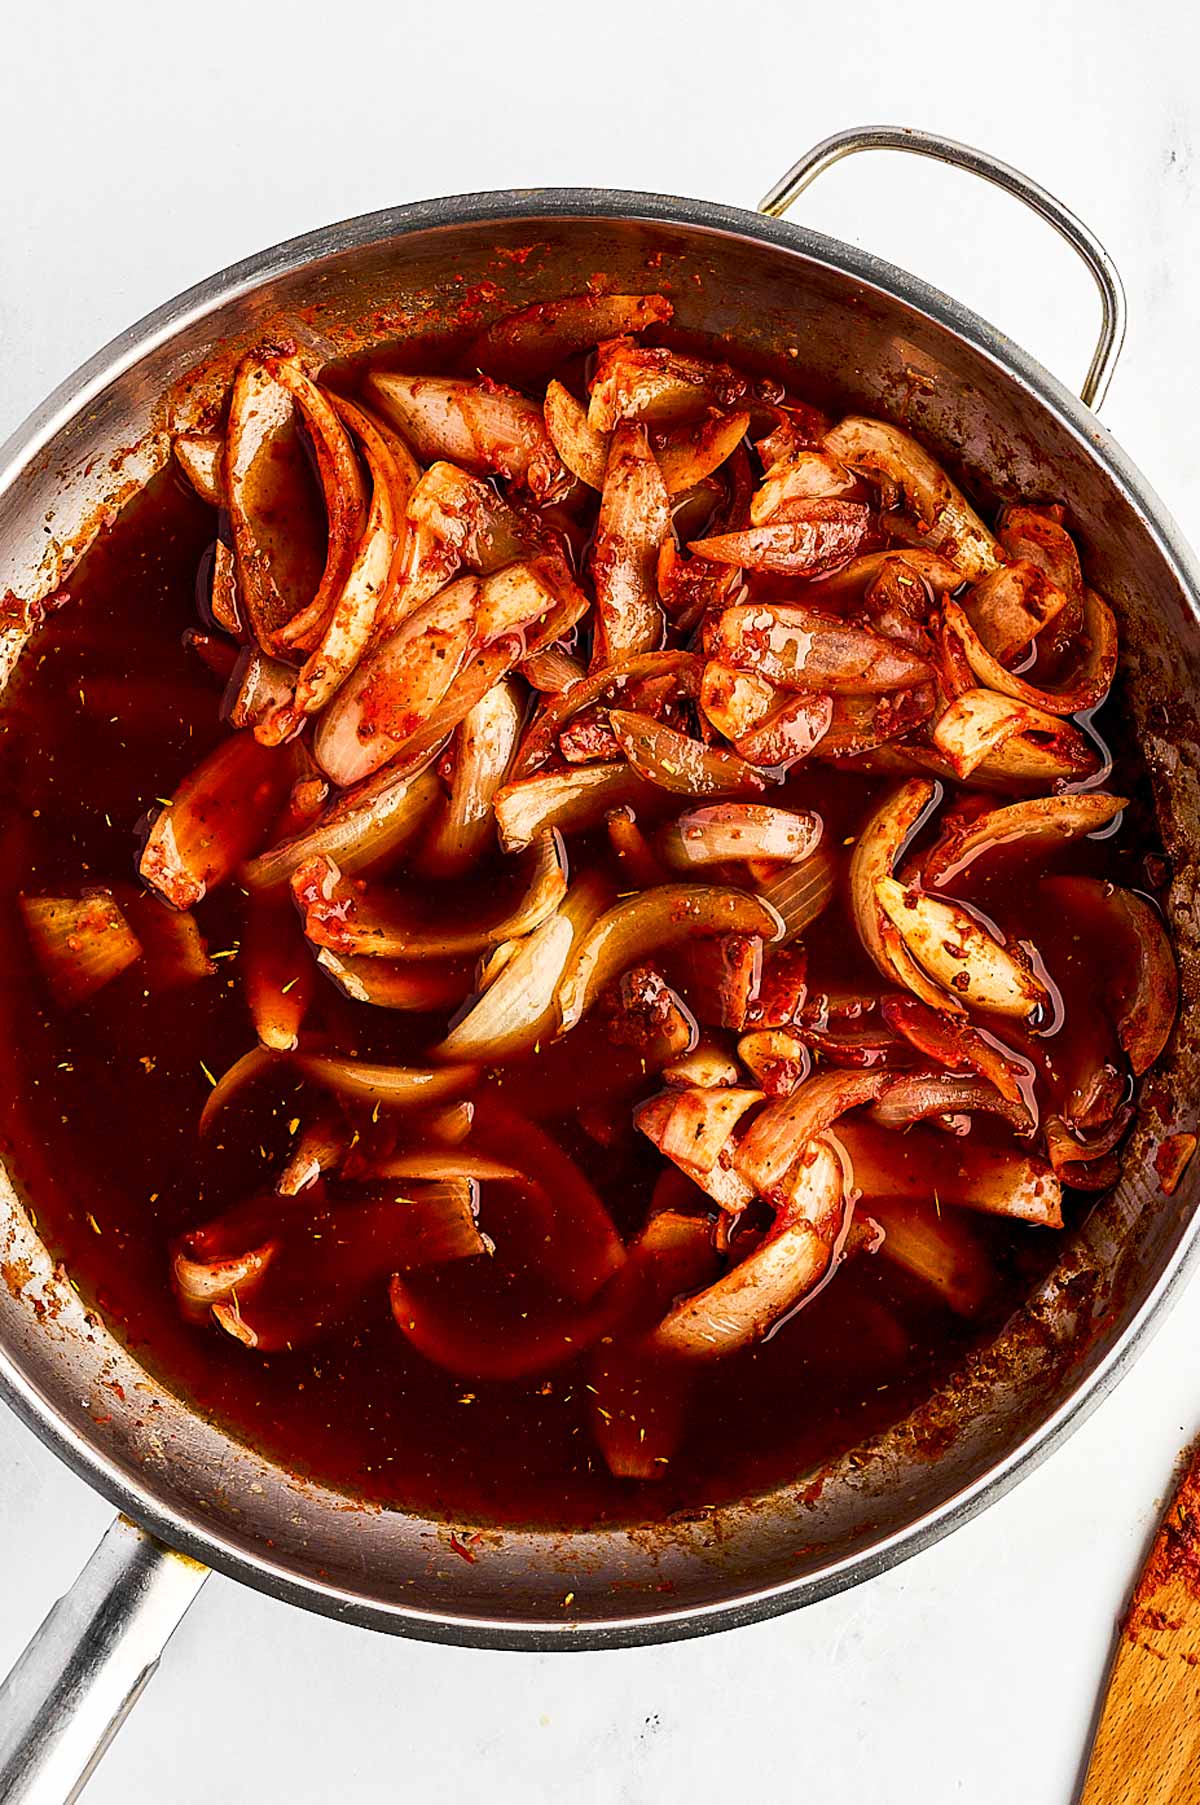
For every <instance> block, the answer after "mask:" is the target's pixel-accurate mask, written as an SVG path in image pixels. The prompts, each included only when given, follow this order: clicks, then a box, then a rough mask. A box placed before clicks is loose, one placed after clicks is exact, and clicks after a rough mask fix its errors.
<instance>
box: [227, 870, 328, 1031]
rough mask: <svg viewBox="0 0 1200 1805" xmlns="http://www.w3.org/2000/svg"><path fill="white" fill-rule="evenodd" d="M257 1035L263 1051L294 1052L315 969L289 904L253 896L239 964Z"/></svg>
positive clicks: (250, 899)
mask: <svg viewBox="0 0 1200 1805" xmlns="http://www.w3.org/2000/svg"><path fill="white" fill-rule="evenodd" d="M239 964H240V967H241V974H242V988H243V991H244V994H245V998H246V1006H247V1008H248V1009H249V1011H250V1019H251V1021H252V1022H253V1023H254V1031H255V1033H256V1034H257V1035H258V1038H259V1040H260V1041H261V1042H262V1044H263V1046H264V1047H273V1048H274V1049H275V1050H276V1051H277V1052H283V1051H287V1050H288V1049H289V1048H292V1047H295V1046H296V1045H297V1043H298V1040H299V1036H300V1029H301V1026H302V1024H303V1022H304V1017H305V1015H306V1014H307V1013H308V1007H309V1004H310V1003H311V1002H312V996H313V983H314V976H315V974H314V970H313V962H312V956H311V954H310V952H309V949H308V943H307V941H306V940H305V938H304V936H303V934H302V933H301V932H300V925H299V923H298V922H297V920H296V914H295V911H294V910H293V909H291V908H289V907H288V905H287V903H286V901H282V900H281V901H278V902H277V901H275V900H273V899H271V900H266V899H264V898H263V897H261V896H255V895H253V894H251V896H250V897H249V899H248V902H247V907H246V923H245V936H244V940H243V944H242V952H241V958H240V960H239Z"/></svg>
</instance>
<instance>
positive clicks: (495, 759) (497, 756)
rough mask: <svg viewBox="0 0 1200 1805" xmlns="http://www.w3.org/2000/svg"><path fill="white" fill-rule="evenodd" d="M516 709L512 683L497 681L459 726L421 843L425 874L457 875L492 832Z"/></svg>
mask: <svg viewBox="0 0 1200 1805" xmlns="http://www.w3.org/2000/svg"><path fill="white" fill-rule="evenodd" d="M522 714H523V710H522V707H521V702H520V698H519V697H518V695H517V693H516V690H515V689H514V687H513V685H512V683H511V682H501V683H497V684H496V685H495V687H494V688H493V689H490V690H489V691H488V693H487V695H486V696H484V698H483V700H482V701H481V702H477V703H476V704H475V706H474V708H473V709H472V710H471V712H470V714H469V715H468V716H467V718H466V719H465V721H464V722H463V724H462V726H461V727H460V728H459V730H458V744H457V749H456V752H455V759H454V776H453V779H452V781H451V785H450V794H449V796H448V798H447V800H446V806H445V808H444V810H443V811H442V813H441V815H440V817H439V819H438V821H437V822H436V824H435V826H434V828H433V830H432V832H431V834H430V836H429V838H428V840H427V841H426V843H425V845H424V846H423V847H422V848H421V859H420V864H421V869H422V871H426V872H428V873H429V875H430V876H431V877H436V878H450V877H461V876H462V874H463V873H464V872H465V871H468V870H469V869H470V868H471V866H472V865H473V864H474V863H475V862H476V860H477V859H478V858H479V857H480V855H481V854H482V853H483V852H484V850H485V849H486V847H487V845H488V842H489V841H490V840H491V838H492V832H493V814H492V804H493V802H494V800H495V796H496V791H497V790H498V789H499V788H500V786H501V785H502V784H503V782H504V779H505V775H506V773H507V771H508V767H509V764H510V763H511V761H512V756H513V753H514V752H515V750H516V745H517V735H518V733H519V732H520V729H521V719H522Z"/></svg>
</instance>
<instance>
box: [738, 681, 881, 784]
mask: <svg viewBox="0 0 1200 1805" xmlns="http://www.w3.org/2000/svg"><path fill="white" fill-rule="evenodd" d="M709 668H710V669H711V666H710V667H709ZM916 694H917V691H916V690H915V689H905V690H900V691H899V692H897V693H896V694H895V695H891V694H889V695H886V696H878V697H873V698H872V700H873V701H875V702H878V703H881V704H883V703H891V702H892V701H895V700H899V701H901V702H903V701H904V700H905V698H907V697H909V696H915V695H916ZM852 699H854V700H857V699H858V698H852ZM839 700H841V698H839V697H835V696H830V695H816V694H814V693H813V692H811V691H808V690H798V691H796V692H795V693H794V694H792V695H784V696H783V697H782V698H781V699H780V700H779V701H778V702H777V703H776V704H775V706H774V707H773V708H771V709H770V711H769V712H768V713H767V714H766V715H764V716H763V718H762V719H761V720H760V721H759V722H758V723H757V725H756V726H754V727H752V728H751V729H750V730H749V732H747V733H743V734H742V735H741V736H740V737H739V738H738V739H737V740H735V742H734V744H735V745H736V746H737V749H738V752H739V754H740V755H741V757H742V758H744V759H747V760H748V761H749V763H750V764H752V765H763V766H766V767H767V768H768V769H770V770H771V771H773V772H775V773H776V774H781V773H783V772H786V771H790V770H791V768H792V766H793V765H796V764H799V763H800V761H801V760H802V759H805V758H808V757H810V756H811V755H812V754H813V753H814V752H817V751H820V753H821V754H822V756H824V754H825V749H826V742H827V740H828V736H829V733H830V729H831V728H832V726H833V723H834V721H835V719H836V717H837V709H838V702H839Z"/></svg>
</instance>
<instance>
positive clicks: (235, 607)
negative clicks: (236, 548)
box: [208, 539, 249, 639]
mask: <svg viewBox="0 0 1200 1805" xmlns="http://www.w3.org/2000/svg"><path fill="white" fill-rule="evenodd" d="M208 610H209V613H210V614H211V615H212V617H213V620H214V622H215V623H216V625H217V626H218V627H220V628H221V630H222V632H224V633H230V634H232V636H233V637H234V639H246V638H248V637H249V634H248V632H247V629H246V625H245V623H244V622H243V620H242V610H241V606H240V601H239V591H238V579H237V565H236V562H235V560H234V555H233V552H232V551H231V550H230V548H229V546H227V545H226V544H225V541H224V540H223V539H218V540H217V542H216V544H215V545H214V547H213V565H212V587H211V589H210V590H209V596H208Z"/></svg>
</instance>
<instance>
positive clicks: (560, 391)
mask: <svg viewBox="0 0 1200 1805" xmlns="http://www.w3.org/2000/svg"><path fill="white" fill-rule="evenodd" d="M543 413H544V416H545V421H546V431H547V432H548V433H549V435H550V438H551V440H552V441H553V444H554V449H555V451H557V453H558V455H559V457H560V458H561V459H562V461H563V463H564V464H565V465H566V467H567V469H568V470H569V471H570V472H571V474H572V476H577V477H578V478H579V480H580V482H581V483H586V484H587V485H588V487H589V489H603V487H604V472H605V470H606V469H607V467H608V434H607V433H600V432H593V430H592V428H591V427H590V426H589V425H588V416H587V409H586V407H584V405H583V403H582V401H577V400H576V399H575V397H574V395H573V394H572V393H571V391H570V389H568V388H564V387H563V385H562V383H561V382H552V383H551V384H550V385H549V387H548V388H547V390H546V400H545V405H544V408H543Z"/></svg>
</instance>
